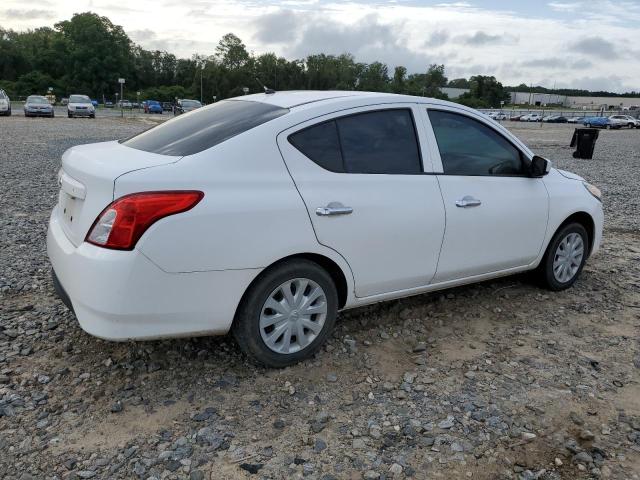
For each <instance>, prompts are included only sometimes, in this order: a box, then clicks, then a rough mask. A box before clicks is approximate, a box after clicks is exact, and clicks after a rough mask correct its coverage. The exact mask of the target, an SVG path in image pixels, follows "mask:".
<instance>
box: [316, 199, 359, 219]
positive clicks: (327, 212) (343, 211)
mask: <svg viewBox="0 0 640 480" xmlns="http://www.w3.org/2000/svg"><path fill="white" fill-rule="evenodd" d="M352 212H353V208H351V207H345V206H344V205H343V204H342V203H340V202H331V203H329V205H327V206H326V207H318V208H316V215H318V216H321V217H329V216H335V215H349V214H350V213H352Z"/></svg>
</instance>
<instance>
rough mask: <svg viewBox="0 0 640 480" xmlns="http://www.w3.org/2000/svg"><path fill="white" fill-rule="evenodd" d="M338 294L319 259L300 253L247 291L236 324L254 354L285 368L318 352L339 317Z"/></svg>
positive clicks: (257, 358)
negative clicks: (301, 255) (303, 257)
mask: <svg viewBox="0 0 640 480" xmlns="http://www.w3.org/2000/svg"><path fill="white" fill-rule="evenodd" d="M337 311H338V294H337V292H336V287H335V285H334V283H333V280H332V279H331V276H330V275H329V274H328V273H327V272H326V270H324V269H323V268H322V267H320V266H319V265H318V264H317V263H314V262H311V261H309V260H304V259H297V260H292V261H288V262H286V263H282V264H280V265H277V266H276V267H274V268H273V269H270V270H267V271H266V272H264V273H263V274H261V276H260V277H258V279H257V280H256V281H255V282H254V284H253V285H251V287H250V288H249V290H248V291H247V292H246V293H245V295H244V298H243V299H242V302H241V304H240V307H239V308H238V312H237V314H236V318H235V321H234V325H233V329H232V331H233V335H234V337H235V339H236V341H237V342H238V345H240V348H241V349H242V351H243V352H244V353H246V354H247V355H248V356H249V357H251V358H252V359H253V360H255V361H257V362H259V363H262V364H263V365H266V366H268V367H274V368H282V367H286V366H288V365H292V364H294V363H297V362H299V361H301V360H304V359H306V358H309V357H310V356H312V355H313V354H314V353H315V352H316V351H317V350H318V349H319V348H320V347H321V346H322V344H323V343H324V342H325V341H326V339H327V337H328V336H329V334H330V333H331V330H332V329H333V326H334V324H335V321H336V315H337Z"/></svg>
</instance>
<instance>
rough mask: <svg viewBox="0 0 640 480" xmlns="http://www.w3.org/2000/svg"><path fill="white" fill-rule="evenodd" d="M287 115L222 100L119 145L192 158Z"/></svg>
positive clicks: (270, 107)
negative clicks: (190, 156) (196, 154)
mask: <svg viewBox="0 0 640 480" xmlns="http://www.w3.org/2000/svg"><path fill="white" fill-rule="evenodd" d="M288 112H289V109H287V108H281V107H275V106H273V105H269V104H266V103H261V102H251V101H243V100H223V101H220V102H217V103H214V104H212V105H209V106H207V107H204V108H199V109H198V110H194V111H193V112H191V113H188V114H184V115H180V116H178V117H175V118H173V119H171V120H169V121H167V122H165V123H161V124H160V125H158V126H157V127H153V128H151V129H149V130H147V131H145V132H142V133H140V134H138V135H136V136H134V137H131V138H129V139H127V140H123V141H122V144H123V145H126V146H127V147H131V148H135V149H137V150H144V151H145V152H150V153H159V154H161V155H174V156H179V157H182V156H185V155H193V154H194V153H198V152H202V151H203V150H206V149H207V148H211V147H213V146H214V145H217V144H219V143H222V142H224V141H225V140H228V139H229V138H231V137H235V136H236V135H239V134H241V133H243V132H246V131H247V130H250V129H252V128H254V127H257V126H258V125H261V124H263V123H266V122H268V121H269V120H273V119H274V118H278V117H280V116H282V115H284V114H285V113H288Z"/></svg>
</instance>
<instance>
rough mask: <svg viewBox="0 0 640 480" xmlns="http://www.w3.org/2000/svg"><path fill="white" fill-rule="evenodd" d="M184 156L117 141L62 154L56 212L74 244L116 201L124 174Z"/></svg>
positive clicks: (82, 147)
mask: <svg viewBox="0 0 640 480" xmlns="http://www.w3.org/2000/svg"><path fill="white" fill-rule="evenodd" d="M180 158H181V157H172V156H168V155H158V154H156V153H148V152H144V151H142V150H136V149H134V148H129V147H125V146H124V145H121V144H120V143H118V142H117V141H112V142H102V143H94V144H91V145H79V146H76V147H72V148H70V149H69V150H67V151H66V152H65V153H64V154H63V155H62V168H61V169H60V172H59V173H58V183H59V185H60V193H59V195H58V205H57V208H56V215H58V217H59V219H60V223H61V224H62V228H63V230H64V232H65V234H66V235H67V237H68V238H69V240H70V241H71V243H73V244H74V245H75V246H78V245H80V244H81V243H82V242H83V241H84V239H85V237H86V235H87V232H88V231H89V229H90V228H91V225H93V222H94V221H95V219H96V217H97V216H98V215H99V214H100V212H102V210H104V208H105V207H106V206H107V205H109V204H110V203H111V202H112V201H113V191H114V184H115V181H116V179H117V178H118V177H120V176H121V175H124V174H125V173H129V172H133V171H135V170H141V169H144V168H151V167H156V166H159V165H167V164H169V163H174V162H177V161H178V160H180Z"/></svg>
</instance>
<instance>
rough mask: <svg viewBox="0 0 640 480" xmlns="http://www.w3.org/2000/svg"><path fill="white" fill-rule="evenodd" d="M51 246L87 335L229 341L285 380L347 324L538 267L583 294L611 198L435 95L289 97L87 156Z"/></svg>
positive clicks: (228, 104)
mask: <svg viewBox="0 0 640 480" xmlns="http://www.w3.org/2000/svg"><path fill="white" fill-rule="evenodd" d="M59 183H60V195H59V200H58V203H57V205H56V207H55V208H54V210H53V213H52V215H51V220H50V224H49V231H48V236H47V249H48V254H49V258H50V260H51V264H52V266H53V270H54V285H55V286H56V290H57V291H58V293H59V294H60V296H61V297H62V298H63V300H65V303H66V304H67V305H68V306H70V308H72V309H73V311H74V312H75V315H76V317H77V319H78V321H79V323H80V325H81V327H82V328H83V329H85V330H86V331H87V332H89V333H91V334H93V335H96V336H98V337H101V338H105V339H111V340H127V339H152V338H160V337H175V336H185V335H210V334H225V333H227V332H228V331H231V332H232V333H233V335H234V336H235V338H236V339H237V341H238V343H239V345H240V347H241V348H242V350H243V351H244V352H246V353H247V354H248V355H250V356H251V357H252V358H253V359H255V360H257V361H259V362H261V363H263V364H265V365H268V366H272V367H282V366H285V365H290V364H292V363H295V362H297V361H299V360H301V359H304V358H307V357H309V356H310V355H312V354H313V353H314V352H316V351H317V350H318V348H320V346H321V345H322V344H323V342H324V341H325V339H326V338H327V336H328V335H329V334H330V333H331V329H332V327H333V325H334V323H335V321H336V315H337V312H338V311H339V310H342V309H348V308H353V307H358V306H361V305H366V304H371V303H375V302H380V301H384V300H390V299H395V298H400V297H406V296H410V295H417V294H421V293H425V292H431V291H434V290H441V289H445V288H449V287H453V286H456V285H462V284H467V283H472V282H478V281H482V280H487V279H491V278H495V277H500V276H504V275H510V274H514V273H517V272H523V271H526V270H536V271H537V273H538V274H539V278H540V279H541V281H542V283H543V284H544V285H546V286H547V287H548V288H550V289H551V290H562V289H565V288H568V287H570V286H571V285H572V284H573V283H574V282H575V281H576V279H577V278H578V276H579V275H580V272H581V270H582V268H583V266H584V264H585V261H586V260H587V258H588V257H589V256H590V255H592V254H593V253H594V252H595V251H596V250H597V249H598V247H599V245H600V240H601V237H602V228H603V212H602V204H601V201H600V191H599V190H598V189H597V188H596V187H594V186H592V185H590V184H588V183H587V182H586V181H584V180H583V179H582V178H580V177H578V176H577V175H573V174H571V173H568V172H564V171H562V170H557V169H554V168H551V164H550V162H549V161H548V160H546V159H543V158H542V157H539V156H536V155H534V154H533V152H531V151H530V150H529V149H528V148H527V146H526V145H524V144H523V143H522V142H521V141H520V140H518V138H516V137H515V136H513V135H512V134H511V133H510V132H509V131H507V130H506V129H505V128H503V127H502V126H500V125H499V124H497V123H496V122H494V121H492V120H490V119H489V118H487V117H486V116H485V115H483V114H481V113H479V112H477V111H475V110H472V109H469V108H466V107H463V106H461V105H457V104H454V103H449V102H444V101H440V100H434V99H429V98H421V97H411V96H401V95H391V94H382V93H364V92H363V93H358V92H337V91H333V92H313V91H308V92H277V93H265V94H258V95H247V96H243V97H240V98H235V99H230V100H226V101H221V102H216V103H215V104H213V105H210V106H207V107H204V108H201V109H198V110H195V111H194V112H192V113H188V114H185V115H181V116H179V117H176V118H175V119H173V120H170V121H168V122H166V123H163V124H161V125H159V126H156V127H154V128H152V129H150V130H147V131H146V132H143V133H141V134H139V135H137V136H134V137H132V138H129V139H127V140H123V141H111V142H104V143H97V144H92V145H83V146H77V147H73V148H71V149H69V150H68V151H67V152H66V153H65V154H64V155H63V158H62V168H61V170H60V173H59Z"/></svg>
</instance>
